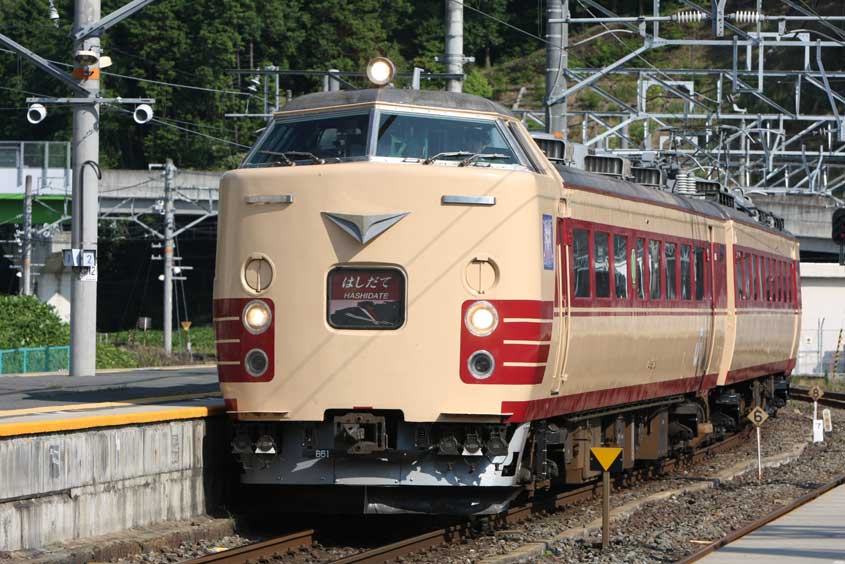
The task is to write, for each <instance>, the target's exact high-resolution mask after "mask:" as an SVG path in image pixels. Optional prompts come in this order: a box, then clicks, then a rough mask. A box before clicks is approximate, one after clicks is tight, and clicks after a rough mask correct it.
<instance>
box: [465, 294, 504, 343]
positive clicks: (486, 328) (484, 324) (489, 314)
mask: <svg viewBox="0 0 845 564" xmlns="http://www.w3.org/2000/svg"><path fill="white" fill-rule="evenodd" d="M464 323H465V324H466V327H467V329H468V330H469V332H470V333H472V334H473V335H475V336H476V337H486V336H487V335H489V334H491V333H492V332H493V331H495V330H496V327H497V326H498V325H499V312H498V311H496V308H495V307H493V304H491V303H490V302H475V303H474V304H472V305H471V306H469V309H467V313H466V318H465V319H464Z"/></svg>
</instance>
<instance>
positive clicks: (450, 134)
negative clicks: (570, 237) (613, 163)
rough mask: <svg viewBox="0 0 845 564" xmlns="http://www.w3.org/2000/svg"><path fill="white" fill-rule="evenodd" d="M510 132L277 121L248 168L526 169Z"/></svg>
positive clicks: (366, 120)
mask: <svg viewBox="0 0 845 564" xmlns="http://www.w3.org/2000/svg"><path fill="white" fill-rule="evenodd" d="M515 146H516V144H515V142H514V140H513V139H511V138H510V134H509V133H508V131H507V128H505V127H503V124H502V123H500V121H499V120H495V119H471V118H464V117H456V116H452V115H437V114H415V113H407V112H391V111H385V110H372V111H366V112H355V113H331V114H326V113H322V114H312V115H309V116H298V117H295V118H279V119H277V120H276V121H275V122H274V123H273V124H272V125H271V126H270V128H269V130H268V131H267V132H266V133H265V135H264V136H263V137H262V138H261V140H260V141H259V142H258V144H257V146H256V147H255V148H254V149H253V150H252V151H251V152H250V154H249V156H248V157H247V159H246V161H245V163H244V166H245V167H262V166H290V165H293V164H297V165H300V164H325V163H332V162H343V161H350V160H366V159H379V160H394V159H395V160H399V161H401V162H415V163H421V164H425V165H430V164H434V163H446V164H449V163H451V164H457V165H459V166H470V165H473V166H508V167H513V166H515V165H516V166H525V163H524V162H523V161H524V157H523V156H522V155H521V153H520V152H519V151H518V150H516V149H515Z"/></svg>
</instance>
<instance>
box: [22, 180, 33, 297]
mask: <svg viewBox="0 0 845 564" xmlns="http://www.w3.org/2000/svg"><path fill="white" fill-rule="evenodd" d="M21 273H22V274H21V278H22V280H21V281H22V282H23V287H22V290H21V293H22V294H23V295H24V296H31V295H32V176H30V175H28V174H27V175H26V184H25V188H24V197H23V246H22V248H21Z"/></svg>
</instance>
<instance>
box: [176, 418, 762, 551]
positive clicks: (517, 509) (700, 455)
mask: <svg viewBox="0 0 845 564" xmlns="http://www.w3.org/2000/svg"><path fill="white" fill-rule="evenodd" d="M750 432H751V429H750V428H748V429H745V430H743V431H741V432H740V433H737V434H735V435H732V436H730V437H728V438H726V439H724V440H722V441H719V442H717V443H713V444H710V445H707V446H704V447H700V448H696V449H693V450H692V451H691V452H689V453H685V454H683V455H681V456H678V457H675V458H671V459H668V460H665V461H662V462H661V463H660V464H659V465H657V466H655V467H647V468H643V469H641V470H638V471H636V472H633V473H631V474H629V475H628V476H627V477H626V478H625V480H624V481H623V484H624V485H633V484H635V483H638V482H641V481H644V480H647V479H649V478H652V477H654V476H655V475H657V474H660V473H664V472H667V471H669V470H673V469H675V468H677V467H679V466H683V465H687V464H695V463H698V462H700V461H702V460H703V459H705V458H707V457H708V456H712V455H714V454H717V453H719V452H722V451H724V450H727V449H730V448H733V447H734V446H736V445H737V444H739V443H741V442H742V441H744V440H745V439H746V438H747V437H748V435H749V434H750ZM600 495H601V483H600V482H594V483H590V484H587V485H585V486H582V487H579V488H575V489H572V490H568V491H565V492H560V493H539V492H535V493H534V495H533V496H530V497H529V499H527V500H525V501H524V502H523V503H520V504H519V505H517V506H514V507H511V508H510V509H509V510H508V511H506V512H505V513H503V514H500V515H493V516H489V517H484V518H482V519H477V520H474V521H473V522H472V523H471V522H470V521H466V522H464V523H461V524H458V525H454V526H450V527H444V528H442V529H438V530H435V531H431V532H427V533H424V534H421V535H417V536H414V537H410V538H407V539H404V540H401V541H398V542H394V543H391V544H387V545H384V546H380V547H377V548H373V549H368V550H363V551H361V552H359V553H357V554H353V555H350V556H345V557H343V558H340V559H336V560H332V561H331V564H385V563H388V562H393V561H395V560H396V559H398V558H400V557H403V556H407V555H409V554H414V553H419V552H423V551H425V550H429V549H431V548H434V547H437V546H440V545H444V544H450V543H454V542H458V541H460V540H462V539H466V538H470V537H472V536H474V535H475V534H476V533H477V530H478V527H479V526H480V527H482V528H486V529H501V528H506V527H508V526H511V525H515V524H517V523H520V522H522V521H525V520H526V519H529V518H530V517H532V516H534V515H539V514H546V513H551V512H554V511H559V510H561V509H565V508H566V507H569V506H572V505H575V504H578V503H582V502H585V501H589V500H590V499H592V498H593V497H597V496H600ZM313 536H314V531H313V530H308V531H302V532H299V533H294V534H290V535H286V536H284V537H279V538H276V539H271V540H268V541H264V542H260V543H255V544H250V545H246V546H242V547H239V548H236V549H232V550H227V551H225V552H221V553H217V554H210V555H207V556H203V557H201V558H196V559H194V560H189V561H186V562H183V563H182V564H212V563H213V564H246V563H247V562H263V561H264V560H261V559H262V558H268V557H269V558H272V557H279V556H283V555H285V554H289V553H292V552H296V551H298V550H301V549H303V548H308V547H310V546H311V544H312V541H313Z"/></svg>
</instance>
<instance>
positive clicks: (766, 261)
mask: <svg viewBox="0 0 845 564" xmlns="http://www.w3.org/2000/svg"><path fill="white" fill-rule="evenodd" d="M763 285H764V286H765V288H764V289H765V291H766V301H771V299H772V290H771V285H770V284H769V259H767V258H764V259H763ZM760 297H761V298H762V297H763V296H762V295H761V296H760Z"/></svg>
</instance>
